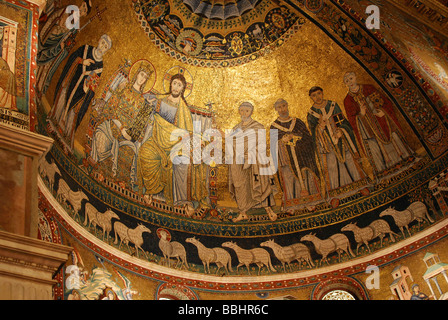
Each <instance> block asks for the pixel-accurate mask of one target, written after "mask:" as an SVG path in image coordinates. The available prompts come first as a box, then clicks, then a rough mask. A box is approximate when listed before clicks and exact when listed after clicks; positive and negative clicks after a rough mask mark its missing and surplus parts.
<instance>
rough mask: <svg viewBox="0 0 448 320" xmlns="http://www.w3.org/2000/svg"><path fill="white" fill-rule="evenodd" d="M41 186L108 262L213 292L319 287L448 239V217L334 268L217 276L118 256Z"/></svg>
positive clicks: (46, 205) (52, 213)
mask: <svg viewBox="0 0 448 320" xmlns="http://www.w3.org/2000/svg"><path fill="white" fill-rule="evenodd" d="M39 189H40V191H39V200H40V201H39V207H40V210H42V211H43V212H44V214H45V216H46V217H47V219H49V220H54V221H56V222H57V223H58V225H59V226H60V228H62V229H64V230H65V231H66V232H68V233H69V234H70V235H71V236H72V237H74V238H75V239H76V240H77V241H79V242H80V243H82V244H83V246H85V247H86V248H87V249H88V250H90V251H91V252H93V253H94V254H96V255H99V256H101V257H102V258H103V259H104V260H105V261H107V262H108V263H111V264H113V265H116V266H119V267H120V268H123V269H125V270H127V271H129V272H132V273H134V274H137V275H139V276H141V277H143V278H147V279H148V280H156V281H162V282H167V283H175V284H178V285H182V286H186V287H188V288H194V289H196V290H202V291H210V292H218V291H226V292H236V291H238V292H263V291H271V290H281V289H291V288H296V289H298V288H303V287H308V286H316V285H318V284H319V283H321V282H325V281H329V280H332V279H338V278H347V277H352V276H355V275H357V274H361V273H365V270H366V269H367V267H368V266H370V265H376V266H378V267H383V266H386V265H389V264H391V263H394V262H396V261H397V260H400V259H402V258H404V257H406V256H409V255H412V254H414V253H417V252H419V251H421V250H423V249H425V248H426V247H428V246H430V245H432V244H435V243H436V242H438V241H441V240H444V239H447V238H448V219H444V220H442V221H440V222H439V223H437V224H435V225H433V226H431V227H430V228H428V229H427V230H425V231H423V232H421V233H419V234H417V235H415V236H413V237H412V238H408V239H406V240H404V241H402V242H400V243H397V244H395V245H393V246H391V247H388V248H386V249H383V250H381V251H378V252H376V253H373V254H371V255H369V256H366V257H362V258H358V259H355V260H352V261H348V262H345V263H341V264H336V265H332V266H330V267H325V268H321V269H316V270H306V271H302V272H296V273H288V274H281V275H272V276H262V277H248V276H246V277H235V276H232V277H216V276H208V275H203V274H198V273H192V272H184V271H178V270H175V269H168V268H165V267H161V266H158V265H154V264H151V263H148V262H145V261H143V260H140V261H137V260H136V258H133V257H130V256H129V258H125V257H124V256H126V254H121V253H120V255H116V254H114V250H111V249H110V248H107V245H106V244H104V243H101V241H100V240H99V239H95V238H94V237H93V235H89V236H87V237H86V236H84V234H85V232H84V231H81V232H80V231H79V230H80V228H82V227H80V226H77V224H76V222H74V221H73V220H71V218H70V217H68V216H67V214H66V213H63V212H58V210H57V209H56V208H55V207H54V206H53V205H52V204H51V201H50V200H49V199H47V197H51V195H50V194H49V193H48V190H46V189H45V186H44V185H43V183H42V181H41V180H40V181H39ZM83 233H84V234H83ZM115 250H116V249H115Z"/></svg>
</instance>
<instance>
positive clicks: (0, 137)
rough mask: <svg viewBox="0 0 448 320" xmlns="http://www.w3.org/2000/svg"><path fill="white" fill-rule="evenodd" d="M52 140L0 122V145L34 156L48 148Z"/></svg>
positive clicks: (39, 154)
mask: <svg viewBox="0 0 448 320" xmlns="http://www.w3.org/2000/svg"><path fill="white" fill-rule="evenodd" d="M53 142H54V140H53V139H51V138H49V137H46V136H42V135H39V134H36V133H33V132H31V131H27V130H22V129H18V128H14V127H10V126H6V125H4V124H1V123H0V147H4V148H7V149H9V150H12V151H16V152H19V153H21V154H25V155H28V156H31V157H36V156H41V155H42V154H44V153H45V152H47V151H48V150H50V148H51V146H52V145H53Z"/></svg>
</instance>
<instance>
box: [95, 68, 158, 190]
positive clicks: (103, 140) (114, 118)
mask: <svg viewBox="0 0 448 320" xmlns="http://www.w3.org/2000/svg"><path fill="white" fill-rule="evenodd" d="M137 67H138V70H137V72H135V75H133V78H132V79H130V80H128V78H122V77H121V73H119V74H118V75H117V76H116V78H115V79H114V81H113V82H112V84H111V86H110V87H109V88H110V89H109V91H108V94H106V95H105V97H104V99H101V100H99V101H98V102H96V104H95V107H96V108H97V109H98V111H99V112H100V119H102V120H103V121H102V122H101V120H100V124H99V125H98V126H97V127H96V129H95V133H94V135H93V137H92V146H91V147H92V152H91V155H90V156H91V158H92V160H93V161H94V162H95V163H99V162H102V161H104V160H106V159H108V158H111V160H112V168H111V169H112V176H113V177H116V175H117V173H119V172H117V171H118V170H117V169H118V162H119V150H120V148H122V147H127V148H125V151H124V153H130V154H129V155H127V154H126V155H127V157H125V158H129V159H131V161H130V163H127V162H129V161H126V159H121V160H123V162H125V165H126V167H127V168H126V170H122V171H124V172H122V173H124V174H126V175H127V176H126V177H119V178H123V179H128V178H129V177H130V178H131V184H132V185H135V184H136V183H137V173H136V168H137V158H136V155H137V154H138V150H139V148H140V146H141V144H142V143H143V142H144V141H146V139H147V138H148V134H144V133H145V132H144V131H145V128H144V127H142V128H141V129H140V130H138V132H137V131H136V130H135V129H134V131H135V132H132V128H133V124H134V123H135V121H136V119H137V118H139V117H142V112H144V111H146V112H147V113H148V115H147V117H149V113H150V112H151V111H152V110H153V108H152V106H151V104H152V103H153V102H154V101H155V97H154V96H152V95H150V94H144V93H143V92H144V91H145V86H146V83H147V82H148V80H149V79H150V77H151V75H152V74H153V73H154V70H153V69H152V68H150V64H149V63H144V62H140V63H139V64H138V65H137V66H136V68H137ZM119 79H120V80H121V81H118V82H117V80H119ZM109 93H110V94H109ZM134 128H135V127H134ZM126 150H128V151H129V152H126ZM122 158H123V157H122ZM129 172H130V176H129V174H128V173H129Z"/></svg>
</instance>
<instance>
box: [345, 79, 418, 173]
mask: <svg viewBox="0 0 448 320" xmlns="http://www.w3.org/2000/svg"><path fill="white" fill-rule="evenodd" d="M344 83H345V85H346V86H347V88H348V90H349V91H348V94H347V96H346V97H345V100H344V105H345V111H346V113H347V119H348V121H349V122H350V124H351V126H352V128H353V131H354V133H355V136H356V141H357V142H358V146H359V147H360V148H361V149H362V150H363V152H364V153H365V154H366V156H367V158H368V159H369V161H370V163H371V165H372V167H373V169H374V172H375V174H378V173H380V172H382V171H384V170H386V169H388V168H390V167H392V166H393V165H395V164H397V163H398V162H400V161H401V160H403V159H406V158H408V157H409V156H410V149H409V147H408V146H407V145H406V142H405V140H404V139H403V133H402V130H401V127H400V124H399V122H398V118H397V115H396V114H395V110H394V106H393V104H392V102H391V101H390V100H389V99H388V98H387V97H386V96H385V95H383V94H382V93H381V92H380V91H379V90H377V89H376V88H375V87H374V86H372V85H369V84H358V81H357V78H356V74H355V73H354V72H348V73H346V74H345V76H344Z"/></svg>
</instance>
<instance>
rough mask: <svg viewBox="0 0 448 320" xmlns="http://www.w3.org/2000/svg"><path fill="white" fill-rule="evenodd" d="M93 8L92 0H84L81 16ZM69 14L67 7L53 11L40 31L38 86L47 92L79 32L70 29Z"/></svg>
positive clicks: (80, 10)
mask: <svg viewBox="0 0 448 320" xmlns="http://www.w3.org/2000/svg"><path fill="white" fill-rule="evenodd" d="M91 10H92V3H91V0H83V2H82V4H81V6H80V7H79V17H85V16H87V15H88V14H89V13H90V11H91ZM67 19H69V15H68V14H67V13H66V8H65V7H63V8H59V9H56V10H55V11H53V12H52V13H51V14H50V15H49V16H48V17H47V20H46V22H45V24H44V26H43V27H42V30H41V31H40V32H39V49H38V52H37V66H38V70H37V88H38V90H39V92H40V93H41V94H45V93H46V92H47V89H48V87H49V85H50V82H51V79H52V78H53V75H54V73H55V71H56V70H57V69H58V68H59V65H60V64H61V62H62V61H64V59H65V58H66V57H67V56H68V53H69V52H70V50H71V49H72V47H73V45H74V43H75V41H74V38H75V37H76V34H77V33H78V30H77V29H68V28H67V26H66V21H67Z"/></svg>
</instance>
